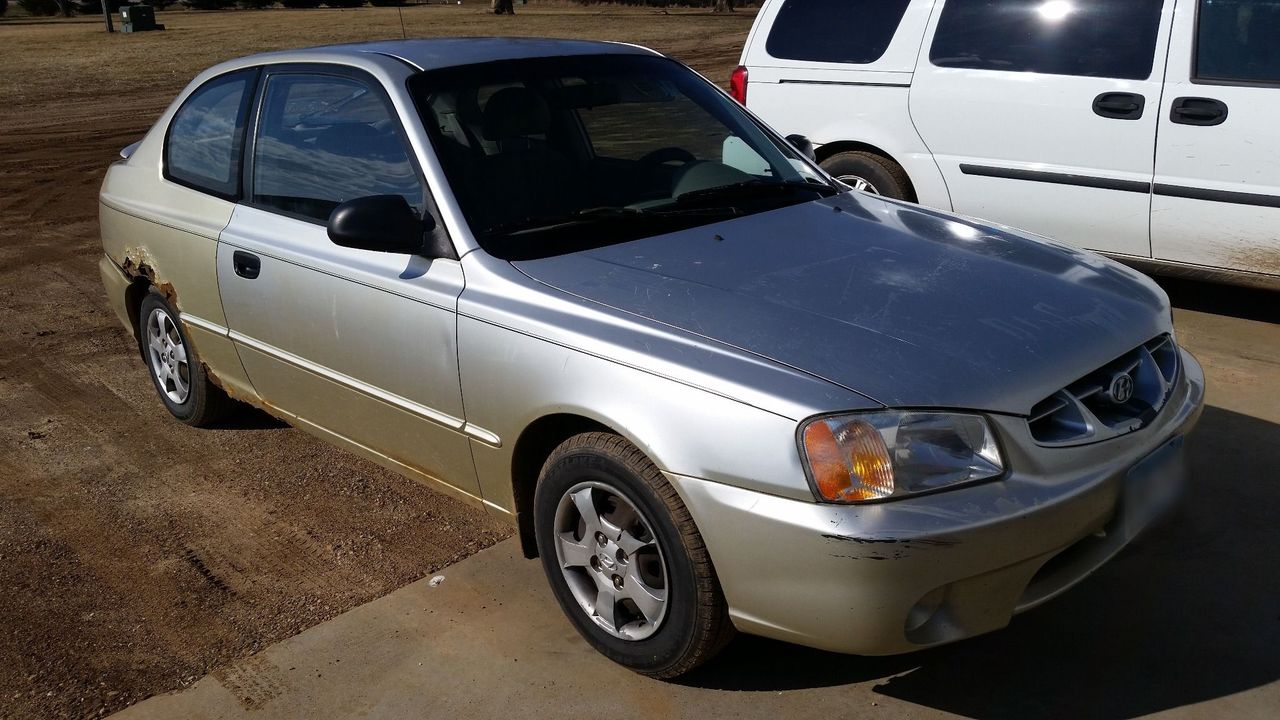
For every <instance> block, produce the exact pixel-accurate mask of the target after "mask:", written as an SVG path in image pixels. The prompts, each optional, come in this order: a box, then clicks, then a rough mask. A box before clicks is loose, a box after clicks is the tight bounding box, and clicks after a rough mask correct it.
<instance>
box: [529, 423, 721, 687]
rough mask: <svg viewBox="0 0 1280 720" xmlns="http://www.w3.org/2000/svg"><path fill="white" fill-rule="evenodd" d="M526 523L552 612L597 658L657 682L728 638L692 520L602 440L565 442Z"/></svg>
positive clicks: (595, 436) (651, 471)
mask: <svg viewBox="0 0 1280 720" xmlns="http://www.w3.org/2000/svg"><path fill="white" fill-rule="evenodd" d="M534 523H535V532H536V535H537V540H538V553H539V555H540V556H541V559H542V564H543V569H544V570H545V571H546V574H547V580H548V581H549V582H550V584H551V588H552V590H553V592H554V593H555V596H556V599H557V600H558V601H559V603H560V607H561V608H562V609H563V610H564V612H565V614H566V615H567V616H568V617H569V620H570V621H571V622H572V623H573V625H574V627H575V628H576V629H577V631H578V632H579V633H580V634H581V635H582V636H583V637H584V638H585V639H586V640H587V642H589V643H590V644H591V645H592V646H593V647H595V649H596V650H598V651H599V652H601V653H602V654H604V655H605V656H606V657H608V658H610V659H612V660H613V661H615V662H617V663H619V664H621V665H624V666H626V667H628V668H631V669H632V670H635V671H637V672H640V673H643V674H645V675H649V676H652V677H658V678H672V677H676V676H678V675H681V674H684V673H686V672H688V671H689V670H692V669H693V668H694V667H697V666H698V665H700V664H702V663H703V662H706V661H707V660H709V659H710V658H711V657H712V656H714V655H715V654H716V653H717V652H719V651H720V649H721V648H722V647H723V646H724V644H725V643H726V642H727V641H728V640H729V639H730V638H731V637H732V635H733V625H732V624H731V623H730V621H729V617H728V609H727V607H726V605H725V601H724V595H723V594H722V592H721V590H720V584H719V582H718V581H717V579H716V576H715V570H714V568H713V567H712V565H711V558H710V556H709V555H708V554H707V550H706V547H705V546H704V545H703V542H702V537H701V536H700V535H699V534H698V530H697V528H696V527H695V526H694V524H693V518H692V517H691V516H690V514H689V511H688V509H687V508H685V506H684V504H683V503H682V502H681V501H680V498H679V496H678V495H677V494H676V492H675V489H674V488H673V487H671V485H670V484H669V483H668V482H667V481H666V479H665V478H664V477H663V476H662V473H661V472H659V471H658V469H657V468H656V467H654V465H653V464H652V463H651V462H649V460H648V459H647V458H645V456H644V455H643V454H642V453H641V452H640V451H639V450H638V449H636V448H635V447H634V446H632V445H631V444H630V443H628V442H627V441H626V440H624V439H623V438H621V437H618V436H617V435H613V434H609V433H584V434H582V435H577V436H575V437H572V438H570V439H569V440H566V441H565V442H564V443H562V444H561V445H560V446H559V447H558V448H556V450H555V451H554V452H553V453H552V454H551V457H550V458H548V460H547V462H546V464H545V465H544V466H543V469H542V474H541V476H540V478H539V480H538V486H537V490H536V492H535V495H534Z"/></svg>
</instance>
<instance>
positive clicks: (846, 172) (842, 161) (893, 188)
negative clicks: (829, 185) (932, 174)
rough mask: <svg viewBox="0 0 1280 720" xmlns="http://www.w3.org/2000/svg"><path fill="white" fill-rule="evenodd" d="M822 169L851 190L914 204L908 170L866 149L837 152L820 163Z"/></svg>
mask: <svg viewBox="0 0 1280 720" xmlns="http://www.w3.org/2000/svg"><path fill="white" fill-rule="evenodd" d="M822 169H823V170H826V171H827V172H828V173H830V175H831V176H832V177H834V178H835V179H837V180H839V181H840V182H842V183H844V184H845V185H848V186H849V187H851V188H853V189H854V190H861V191H862V192H867V193H871V194H873V195H884V196H885V197H890V198H894V199H895V200H910V201H913V202H914V201H915V196H914V193H912V192H911V181H910V180H908V179H907V171H906V170H903V169H902V166H901V165H899V164H898V163H896V162H894V161H892V160H890V159H889V158H886V157H883V156H881V155H877V154H875V153H871V152H867V151H865V150H850V151H846V152H841V153H836V154H835V155H832V156H831V157H829V158H827V159H826V160H823V161H822Z"/></svg>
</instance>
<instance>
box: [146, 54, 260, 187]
mask: <svg viewBox="0 0 1280 720" xmlns="http://www.w3.org/2000/svg"><path fill="white" fill-rule="evenodd" d="M257 74H258V71H257V70H256V69H253V70H241V71H239V72H234V73H229V74H227V75H222V76H220V77H216V78H214V79H212V80H210V81H208V82H206V83H205V84H204V85H201V86H200V87H199V88H198V89H197V90H196V91H195V92H194V93H192V94H191V96H190V97H188V98H187V100H186V102H184V103H183V104H182V107H181V108H178V112H176V113H174V116H173V120H172V121H171V122H170V123H169V133H168V136H167V137H166V138H165V148H164V172H165V177H166V178H168V179H169V180H172V181H174V182H177V183H179V184H182V185H186V186H188V187H190V188H193V189H195V190H200V191H202V192H207V193H209V194H211V195H216V196H218V197H223V198H228V199H233V198H235V196H237V195H238V194H239V192H240V155H241V149H242V148H243V147H244V126H245V116H246V115H248V111H249V102H250V100H251V98H252V96H253V84H254V80H255V79H256V78H257Z"/></svg>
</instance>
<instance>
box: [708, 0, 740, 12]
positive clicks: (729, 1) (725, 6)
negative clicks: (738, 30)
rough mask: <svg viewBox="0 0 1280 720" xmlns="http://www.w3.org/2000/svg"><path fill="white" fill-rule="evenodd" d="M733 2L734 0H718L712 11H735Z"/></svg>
mask: <svg viewBox="0 0 1280 720" xmlns="http://www.w3.org/2000/svg"><path fill="white" fill-rule="evenodd" d="M733 2H734V0H716V4H715V7H714V8H712V10H711V12H718V13H719V12H733Z"/></svg>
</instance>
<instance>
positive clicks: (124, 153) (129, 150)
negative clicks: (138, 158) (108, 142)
mask: <svg viewBox="0 0 1280 720" xmlns="http://www.w3.org/2000/svg"><path fill="white" fill-rule="evenodd" d="M141 144H142V141H141V140H139V141H138V142H136V143H133V144H132V145H125V146H124V148H122V149H121V150H120V157H122V158H124V159H125V160H128V159H129V156H130V155H132V154H133V151H134V150H137V149H138V146H139V145H141Z"/></svg>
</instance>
